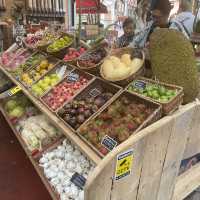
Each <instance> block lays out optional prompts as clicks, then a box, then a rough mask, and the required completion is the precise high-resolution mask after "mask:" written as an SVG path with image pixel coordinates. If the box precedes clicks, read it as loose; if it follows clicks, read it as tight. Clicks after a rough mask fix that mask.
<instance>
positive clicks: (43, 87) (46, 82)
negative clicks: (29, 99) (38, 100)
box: [31, 73, 60, 97]
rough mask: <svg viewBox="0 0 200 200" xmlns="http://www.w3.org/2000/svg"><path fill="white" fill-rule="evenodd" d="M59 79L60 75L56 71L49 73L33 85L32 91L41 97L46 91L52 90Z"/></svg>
mask: <svg viewBox="0 0 200 200" xmlns="http://www.w3.org/2000/svg"><path fill="white" fill-rule="evenodd" d="M59 81H60V77H59V76H58V75H57V74H56V73H53V74H51V75H47V76H45V77H44V78H43V79H42V80H39V81H38V82H37V83H35V84H34V85H33V86H32V87H31V89H32V92H33V93H34V94H35V95H36V96H38V97H41V96H42V95H43V94H44V93H45V92H46V91H48V90H50V89H51V88H52V87H53V86H55V85H56V84H57V83H58V82H59Z"/></svg>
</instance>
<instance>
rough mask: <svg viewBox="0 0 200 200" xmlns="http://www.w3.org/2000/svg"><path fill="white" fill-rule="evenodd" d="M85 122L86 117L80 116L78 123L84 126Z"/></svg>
mask: <svg viewBox="0 0 200 200" xmlns="http://www.w3.org/2000/svg"><path fill="white" fill-rule="evenodd" d="M84 121H85V116H84V115H82V114H80V115H78V116H77V122H78V123H80V124H82V123H83V122H84Z"/></svg>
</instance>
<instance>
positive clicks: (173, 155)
mask: <svg viewBox="0 0 200 200" xmlns="http://www.w3.org/2000/svg"><path fill="white" fill-rule="evenodd" d="M43 37H44V38H46V37H47V36H46V35H44V36H43ZM43 40H45V39H43V38H40V41H43ZM47 43H48V45H47V44H46V42H45V45H44V48H42V49H41V48H40V47H39V46H37V45H36V46H34V47H31V46H27V47H26V48H19V47H16V48H11V49H9V50H8V51H6V52H4V53H3V54H2V55H1V60H0V61H1V66H0V70H1V73H3V75H4V76H6V77H7V78H8V79H9V80H10V81H11V82H12V83H13V84H15V87H14V89H13V88H12V89H10V90H9V92H8V94H9V95H8V96H6V98H4V99H2V100H1V111H2V113H3V115H4V116H5V118H6V119H7V121H8V123H9V125H10V126H11V128H12V129H13V132H14V133H15V135H16V137H17V138H18V140H19V142H20V143H21V145H22V147H23V148H24V150H25V152H26V153H27V155H28V157H29V158H30V161H31V162H32V164H33V166H34V167H35V169H36V171H37V172H38V174H39V176H40V177H41V179H42V181H43V182H44V184H45V186H46V187H47V189H48V191H49V192H50V194H51V195H52V198H53V199H56V200H58V199H61V200H65V199H72V200H83V199H86V200H107V199H111V200H121V199H126V200H128V199H131V200H133V199H135V200H136V199H137V200H139V199H140V200H145V199H148V200H149V199H151V200H155V199H158V200H160V199H162V200H168V199H169V200H171V199H183V198H184V197H186V196H187V195H188V194H189V193H190V192H192V190H193V189H195V188H196V187H197V186H198V181H197V180H198V178H199V176H197V175H196V176H192V178H193V179H195V180H196V181H194V183H193V184H192V185H191V186H190V187H188V185H189V182H188V181H184V180H185V179H187V177H188V176H190V175H191V174H192V173H194V171H197V170H198V169H199V166H198V165H197V166H195V167H194V168H193V169H191V171H188V172H186V173H184V174H182V175H180V176H178V173H179V167H180V163H181V160H182V159H183V158H184V154H185V153H186V152H187V151H188V152H189V151H190V147H191V145H192V144H194V143H192V142H191V141H194V140H192V138H195V137H196V138H198V136H197V135H198V132H199V129H200V127H199V122H198V119H199V118H200V103H199V102H198V101H193V102H192V103H188V104H185V105H181V104H182V102H183V100H184V99H183V93H184V92H185V91H186V90H185V88H183V86H182V85H181V86H177V85H176V84H167V83H163V82H160V81H158V80H150V79H146V78H144V77H141V76H143V75H144V53H143V51H142V50H138V49H137V50H136V49H131V48H126V49H120V50H117V51H109V50H108V49H107V47H106V46H105V45H102V46H98V47H93V48H92V49H87V48H85V47H82V46H81V45H80V47H76V48H75V46H74V38H73V37H70V35H68V34H65V35H63V34H62V35H60V36H58V38H54V39H52V40H50V41H49V40H48V42H47ZM155 48H158V47H157V46H156V45H155ZM156 50H157V49H156ZM61 59H62V60H61ZM169 59H172V58H170V57H169ZM154 61H155V62H156V61H157V60H156V59H154ZM6 84H7V83H5V84H3V85H6ZM186 92H188V93H189V91H186ZM180 133H181V134H180ZM197 145H198V142H197ZM192 178H191V179H192ZM185 188H186V189H185ZM182 190H185V191H184V192H182ZM174 191H175V192H174ZM173 196H174V197H173Z"/></svg>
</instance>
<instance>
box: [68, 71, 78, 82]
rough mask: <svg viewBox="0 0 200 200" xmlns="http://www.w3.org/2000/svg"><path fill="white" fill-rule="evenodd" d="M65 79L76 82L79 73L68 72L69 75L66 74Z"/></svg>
mask: <svg viewBox="0 0 200 200" xmlns="http://www.w3.org/2000/svg"><path fill="white" fill-rule="evenodd" d="M67 80H68V81H69V82H77V81H78V80H79V75H78V74H75V73H72V72H71V73H69V75H68V76H67Z"/></svg>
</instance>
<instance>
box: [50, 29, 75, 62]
mask: <svg viewBox="0 0 200 200" xmlns="http://www.w3.org/2000/svg"><path fill="white" fill-rule="evenodd" d="M64 36H68V37H70V38H71V39H72V41H71V42H70V43H69V44H68V45H67V46H65V47H63V48H62V49H60V50H59V51H56V52H52V51H50V50H49V49H48V48H49V46H50V45H51V44H50V45H48V47H47V50H46V51H47V53H49V54H51V55H53V56H55V57H57V58H59V59H63V57H64V56H65V54H66V51H67V49H68V48H69V47H71V46H72V45H73V43H74V37H73V35H69V34H67V33H66V34H63V35H62V36H61V37H60V38H62V37H64ZM54 42H55V41H54Z"/></svg>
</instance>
